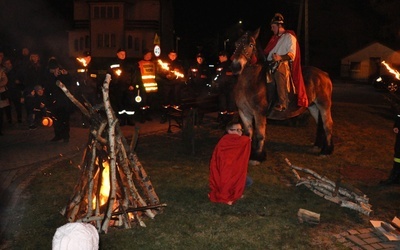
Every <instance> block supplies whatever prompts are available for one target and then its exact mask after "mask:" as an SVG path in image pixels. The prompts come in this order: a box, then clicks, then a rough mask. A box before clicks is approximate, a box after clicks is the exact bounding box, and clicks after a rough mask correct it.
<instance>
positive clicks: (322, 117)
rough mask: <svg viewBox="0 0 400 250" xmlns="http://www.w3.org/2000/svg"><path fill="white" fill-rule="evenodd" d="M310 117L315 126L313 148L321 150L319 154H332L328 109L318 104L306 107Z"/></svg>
mask: <svg viewBox="0 0 400 250" xmlns="http://www.w3.org/2000/svg"><path fill="white" fill-rule="evenodd" d="M308 110H309V111H310V114H311V116H312V117H313V118H314V120H315V122H316V124H317V133H316V138H315V142H314V146H316V147H318V148H320V149H321V151H320V154H322V155H329V154H332V152H333V142H332V127H333V121H332V117H331V111H330V109H326V108H322V107H321V106H320V105H318V104H313V105H311V106H309V107H308Z"/></svg>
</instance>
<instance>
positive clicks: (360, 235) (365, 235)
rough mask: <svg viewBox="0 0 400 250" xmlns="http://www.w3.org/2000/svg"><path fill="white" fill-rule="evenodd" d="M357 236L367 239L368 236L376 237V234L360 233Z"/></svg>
mask: <svg viewBox="0 0 400 250" xmlns="http://www.w3.org/2000/svg"><path fill="white" fill-rule="evenodd" d="M357 237H359V238H361V239H368V238H378V236H376V234H374V233H371V232H370V233H362V234H359V235H357Z"/></svg>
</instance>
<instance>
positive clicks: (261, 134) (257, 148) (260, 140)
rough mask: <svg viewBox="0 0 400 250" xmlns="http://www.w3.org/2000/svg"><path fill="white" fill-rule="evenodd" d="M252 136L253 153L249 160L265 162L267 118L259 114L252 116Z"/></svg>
mask: <svg viewBox="0 0 400 250" xmlns="http://www.w3.org/2000/svg"><path fill="white" fill-rule="evenodd" d="M254 123H255V129H254V136H253V149H254V150H253V152H252V154H251V156H250V159H251V160H254V161H258V162H261V161H265V159H266V158H267V153H266V152H265V149H264V144H265V138H266V136H265V134H266V128H267V117H266V116H265V115H263V114H261V113H258V114H256V115H255V116H254Z"/></svg>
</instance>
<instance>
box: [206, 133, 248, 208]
mask: <svg viewBox="0 0 400 250" xmlns="http://www.w3.org/2000/svg"><path fill="white" fill-rule="evenodd" d="M250 150H251V140H250V138H249V137H247V136H240V135H236V134H226V135H224V136H223V137H222V138H221V139H220V140H219V142H218V143H217V145H216V146H215V149H214V152H213V154H212V157H211V161H210V176H209V185H210V193H209V198H210V200H211V201H212V202H222V203H228V202H230V201H231V202H235V201H236V200H238V199H240V198H241V197H242V194H243V191H244V188H245V184H246V176H247V167H248V163H249V159H250Z"/></svg>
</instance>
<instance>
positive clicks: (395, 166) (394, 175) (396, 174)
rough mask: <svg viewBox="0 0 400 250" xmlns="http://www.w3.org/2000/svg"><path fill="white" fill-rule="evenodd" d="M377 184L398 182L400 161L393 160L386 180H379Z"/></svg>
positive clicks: (399, 182)
mask: <svg viewBox="0 0 400 250" xmlns="http://www.w3.org/2000/svg"><path fill="white" fill-rule="evenodd" d="M379 184H380V185H383V186H388V185H393V184H400V163H397V162H394V163H393V168H392V170H391V171H390V175H389V177H388V178H387V179H386V180H383V181H380V182H379Z"/></svg>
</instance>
